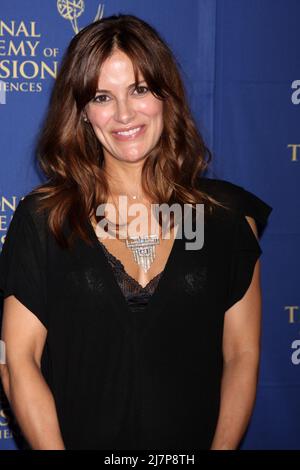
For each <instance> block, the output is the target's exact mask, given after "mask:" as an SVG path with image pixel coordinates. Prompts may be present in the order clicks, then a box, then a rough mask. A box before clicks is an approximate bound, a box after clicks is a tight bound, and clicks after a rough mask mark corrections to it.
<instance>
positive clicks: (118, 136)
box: [112, 124, 146, 142]
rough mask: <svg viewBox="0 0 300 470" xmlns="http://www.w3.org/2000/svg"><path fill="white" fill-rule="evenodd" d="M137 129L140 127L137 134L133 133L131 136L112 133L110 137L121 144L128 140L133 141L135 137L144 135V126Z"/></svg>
mask: <svg viewBox="0 0 300 470" xmlns="http://www.w3.org/2000/svg"><path fill="white" fill-rule="evenodd" d="M139 127H140V130H139V131H138V132H135V133H134V134H131V135H121V134H117V133H115V132H112V135H113V137H114V138H115V139H116V140H119V141H121V142H126V141H128V140H134V139H136V138H137V137H139V136H140V135H142V134H144V132H145V129H146V125H145V124H143V125H142V126H139Z"/></svg>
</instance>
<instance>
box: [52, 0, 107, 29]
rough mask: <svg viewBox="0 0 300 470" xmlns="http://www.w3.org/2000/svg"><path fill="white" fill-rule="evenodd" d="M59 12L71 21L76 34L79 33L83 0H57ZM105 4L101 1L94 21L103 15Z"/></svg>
mask: <svg viewBox="0 0 300 470" xmlns="http://www.w3.org/2000/svg"><path fill="white" fill-rule="evenodd" d="M57 10H58V13H59V14H60V15H61V16H62V17H63V18H64V19H65V20H69V21H71V25H72V28H73V30H74V32H75V34H77V33H79V31H80V30H81V29H82V28H78V24H77V18H79V16H81V15H82V13H83V12H84V1H83V0H57ZM103 12H104V4H103V5H101V3H99V5H98V10H97V13H96V16H95V18H94V21H93V22H95V21H98V20H100V19H101V18H102V17H103Z"/></svg>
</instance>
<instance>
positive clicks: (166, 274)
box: [87, 219, 184, 332]
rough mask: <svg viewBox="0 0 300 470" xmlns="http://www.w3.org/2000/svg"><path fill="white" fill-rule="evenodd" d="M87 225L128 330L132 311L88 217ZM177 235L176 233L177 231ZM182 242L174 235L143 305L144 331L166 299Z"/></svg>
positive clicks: (111, 291) (112, 296) (112, 297)
mask: <svg viewBox="0 0 300 470" xmlns="http://www.w3.org/2000/svg"><path fill="white" fill-rule="evenodd" d="M87 226H88V230H89V232H90V235H91V238H92V240H93V246H94V248H95V249H96V251H95V253H96V254H97V257H98V256H99V261H101V262H102V264H101V265H102V266H103V268H104V270H105V271H106V275H104V276H103V277H104V281H106V282H107V284H108V288H109V291H110V294H111V296H110V297H111V300H112V302H113V303H114V305H115V307H116V312H117V314H118V317H119V318H120V320H121V322H122V323H123V325H124V326H125V328H126V329H127V330H128V327H129V326H130V324H131V325H132V321H133V318H132V316H133V313H132V311H131V309H130V306H129V304H128V301H127V300H126V297H125V295H124V294H123V292H122V289H121V287H120V286H119V284H118V281H117V279H116V276H115V274H114V272H113V269H112V266H111V265H110V264H109V261H108V259H107V257H106V255H105V253H104V251H103V249H102V246H101V244H100V242H99V240H98V237H97V235H96V232H95V229H94V227H93V225H92V222H91V220H90V219H88V221H87ZM179 228H180V227H179ZM179 232H180V230H179ZM177 235H178V232H177ZM183 244H184V240H183V237H178V236H176V237H175V239H174V242H173V244H172V248H171V251H170V253H169V256H168V258H167V261H166V263H165V267H164V269H163V271H162V272H161V273H162V274H161V276H160V278H159V281H158V283H157V286H156V288H155V290H154V292H153V294H152V295H151V296H150V298H149V300H148V303H147V305H146V306H145V309H144V313H143V314H144V316H145V318H144V320H145V322H144V326H145V328H144V330H143V331H144V332H145V331H146V325H147V324H148V322H149V321H152V319H153V318H155V317H157V316H158V315H159V313H160V311H161V310H162V307H163V304H164V302H165V301H166V299H167V295H165V294H167V291H168V282H169V281H170V274H171V273H172V270H173V268H175V267H176V266H177V265H178V263H180V260H179V257H178V255H179V252H180V251H181V250H182V247H183ZM125 272H127V271H125ZM150 282H151V281H150ZM124 317H126V318H124ZM128 323H129V325H128Z"/></svg>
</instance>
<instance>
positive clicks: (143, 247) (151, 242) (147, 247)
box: [125, 235, 160, 273]
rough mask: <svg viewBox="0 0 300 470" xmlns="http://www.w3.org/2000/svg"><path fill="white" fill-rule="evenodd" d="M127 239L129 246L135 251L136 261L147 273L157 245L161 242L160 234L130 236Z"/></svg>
mask: <svg viewBox="0 0 300 470" xmlns="http://www.w3.org/2000/svg"><path fill="white" fill-rule="evenodd" d="M125 241H126V246H127V248H130V249H131V250H132V252H133V257H134V261H135V262H136V263H137V264H138V265H139V266H141V267H142V269H143V270H144V272H145V273H146V272H147V271H148V270H149V268H150V266H151V264H152V263H153V261H154V258H155V245H158V244H159V242H160V240H159V237H158V235H149V236H148V235H146V236H143V237H129V238H127V239H126V240H125Z"/></svg>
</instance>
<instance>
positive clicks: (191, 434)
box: [0, 177, 272, 450]
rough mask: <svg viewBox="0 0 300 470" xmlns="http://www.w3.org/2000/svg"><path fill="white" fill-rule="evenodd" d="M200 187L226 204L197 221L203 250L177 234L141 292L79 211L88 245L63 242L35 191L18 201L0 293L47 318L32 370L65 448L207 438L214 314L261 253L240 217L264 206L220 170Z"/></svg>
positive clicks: (216, 345) (186, 445) (212, 422)
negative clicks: (37, 367) (36, 369)
mask: <svg viewBox="0 0 300 470" xmlns="http://www.w3.org/2000/svg"><path fill="white" fill-rule="evenodd" d="M199 187H200V189H202V190H203V191H205V192H207V193H208V194H210V195H211V196H212V197H215V198H216V199H217V200H218V201H220V202H221V203H225V204H226V205H227V206H228V205H229V206H230V208H231V210H230V211H227V210H225V209H224V208H217V209H216V211H215V212H214V214H213V216H210V217H208V218H207V220H205V229H204V231H205V233H204V244H203V247H202V248H201V249H199V250H186V249H185V242H186V240H185V237H184V234H183V237H182V238H176V239H175V241H174V244H173V247H172V251H171V253H170V255H169V258H168V260H167V263H166V266H165V269H164V270H163V272H162V273H160V274H159V276H157V278H156V279H155V280H153V282H152V283H151V289H144V290H143V289H141V290H140V292H139V291H138V289H137V290H135V291H134V292H132V291H130V286H129V284H130V283H128V282H127V283H126V282H125V283H124V282H123V281H124V276H125V277H126V273H124V272H123V280H122V275H121V274H120V265H119V266H117V264H118V262H117V260H116V259H115V260H114V261H115V263H112V262H110V261H112V258H110V257H109V254H108V253H105V250H104V247H103V245H102V244H100V242H99V240H98V239H97V237H96V234H95V232H94V229H93V227H92V225H91V224H90V222H89V221H88V222H87V227H88V230H89V234H90V237H91V240H92V241H93V243H92V246H88V244H87V243H85V242H83V241H82V240H80V239H79V238H78V239H77V240H76V243H75V245H74V248H73V250H69V251H68V250H64V249H62V248H60V247H59V246H58V244H57V243H56V241H55V239H54V237H53V235H52V234H51V233H50V231H49V229H48V227H47V223H46V215H45V214H39V215H37V214H36V213H35V207H36V205H37V196H36V195H34V194H28V195H27V196H25V198H24V199H22V200H21V201H20V202H19V204H18V206H17V208H16V210H15V213H14V216H13V218H12V221H11V223H10V226H9V229H8V232H7V235H6V239H5V242H4V245H3V249H2V253H1V255H0V292H1V293H2V297H3V298H5V297H7V296H9V295H15V296H16V298H17V299H18V300H19V301H20V302H21V303H23V304H24V305H25V306H26V307H27V308H28V309H29V310H30V311H31V312H32V313H33V314H34V315H35V316H36V317H37V318H38V319H39V320H40V321H41V323H42V324H43V325H44V326H45V327H46V329H47V338H46V343H45V348H44V351H43V355H42V362H41V370H42V373H43V375H44V377H45V380H46V381H47V383H48V385H49V388H50V390H51V391H52V394H53V397H54V399H55V403H56V410H57V415H58V419H59V423H60V428H61V432H62V436H63V440H64V443H65V446H66V449H112V450H113V449H115V450H118V449H132V450H134V449H135V450H138V449H209V447H210V444H211V441H212V439H213V435H214V431H215V428H216V423H217V418H218V411H219V405H220V386H221V376H222V367H223V358H222V334H223V323H224V316H225V313H226V311H227V310H228V309H229V308H230V307H232V306H233V305H234V304H235V303H236V302H238V301H239V300H240V299H241V298H242V297H243V296H244V294H245V293H246V291H247V289H248V287H249V285H250V283H251V279H252V275H253V271H254V266H255V263H256V261H257V259H258V258H259V256H260V255H261V253H262V250H261V247H260V245H259V243H258V241H257V239H256V237H255V235H254V233H253V231H252V229H251V227H250V225H249V223H248V222H247V220H246V218H245V216H246V215H248V216H251V217H253V218H254V219H255V221H256V223H257V228H258V233H259V236H261V234H262V231H263V229H264V227H265V225H266V223H267V219H268V217H269V214H270V213H271V211H272V208H271V207H270V206H269V205H268V204H267V203H266V202H264V201H262V200H261V199H260V198H258V197H257V196H255V195H254V194H253V193H251V192H249V191H247V190H245V189H244V188H242V187H241V186H238V185H235V184H233V183H230V182H229V181H224V180H219V179H209V178H204V177H202V178H200V180H199ZM65 230H66V233H67V231H68V226H66V228H65ZM117 268H118V269H117ZM117 271H118V272H117ZM127 280H128V279H127ZM122 282H123V284H122ZM122 285H124V286H127V287H124V288H123V287H122ZM148 287H150V286H148ZM128 289H129V290H128Z"/></svg>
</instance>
